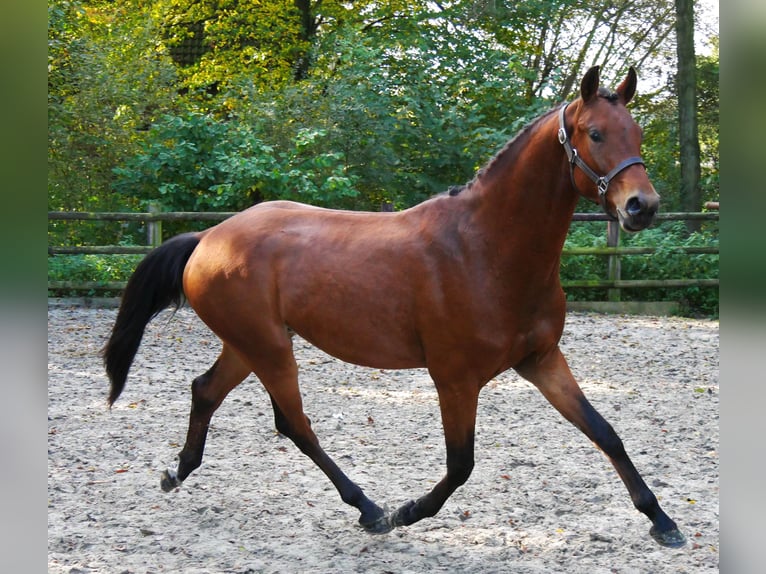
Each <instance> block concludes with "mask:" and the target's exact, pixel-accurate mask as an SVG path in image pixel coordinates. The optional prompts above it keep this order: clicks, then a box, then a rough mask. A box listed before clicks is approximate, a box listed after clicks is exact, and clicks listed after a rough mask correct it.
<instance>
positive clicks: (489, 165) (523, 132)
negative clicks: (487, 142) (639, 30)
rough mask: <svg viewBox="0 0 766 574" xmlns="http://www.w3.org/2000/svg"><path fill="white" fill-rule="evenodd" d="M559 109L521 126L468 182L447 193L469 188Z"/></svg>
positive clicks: (454, 187)
mask: <svg viewBox="0 0 766 574" xmlns="http://www.w3.org/2000/svg"><path fill="white" fill-rule="evenodd" d="M558 109H559V106H556V107H554V108H553V109H551V110H549V111H547V112H546V113H545V114H543V115H542V116H540V117H538V118H535V119H534V120H532V121H531V122H529V123H528V124H527V125H525V126H524V127H523V128H521V129H520V130H519V131H518V132H517V133H516V135H515V136H514V137H513V138H511V139H510V140H508V142H507V143H506V144H505V145H504V146H503V147H502V148H501V149H500V151H498V152H497V153H496V154H495V155H494V156H493V157H492V158H491V159H490V160H489V161H488V162H487V163H486V164H484V166H483V167H482V168H480V169H479V171H477V172H476V175H474V177H473V179H472V180H471V181H469V182H468V183H465V184H463V185H453V186H450V187H449V189H448V190H447V194H448V195H450V196H455V195H458V194H459V193H461V192H462V191H464V190H466V189H470V188H471V187H472V186H473V184H475V183H476V182H477V181H479V180H480V179H481V178H482V177H483V176H484V174H485V173H487V171H489V170H490V169H492V167H493V166H494V165H495V164H496V163H497V162H498V161H499V160H500V158H502V157H503V156H504V155H505V154H506V153H507V152H508V151H509V150H510V149H511V148H512V147H514V146H515V144H516V143H517V142H518V141H519V140H521V139H522V138H523V137H524V136H525V135H527V134H528V133H529V132H530V131H532V128H534V127H535V126H537V125H538V124H539V123H541V122H543V121H544V120H546V119H547V118H548V116H550V115H551V114H553V113H554V112H556V111H557V110H558Z"/></svg>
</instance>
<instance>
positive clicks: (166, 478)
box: [160, 470, 181, 492]
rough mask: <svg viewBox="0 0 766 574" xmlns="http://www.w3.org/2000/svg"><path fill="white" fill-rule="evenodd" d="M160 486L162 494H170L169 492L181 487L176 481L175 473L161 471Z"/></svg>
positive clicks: (179, 482)
mask: <svg viewBox="0 0 766 574" xmlns="http://www.w3.org/2000/svg"><path fill="white" fill-rule="evenodd" d="M160 486H161V487H162V490H163V491H164V492H170V491H171V490H173V489H175V488H178V487H179V486H181V481H180V480H178V476H176V473H175V471H173V470H163V471H162V478H161V479H160Z"/></svg>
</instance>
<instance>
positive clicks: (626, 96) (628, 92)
mask: <svg viewBox="0 0 766 574" xmlns="http://www.w3.org/2000/svg"><path fill="white" fill-rule="evenodd" d="M637 82H638V76H636V70H635V69H634V68H633V66H631V67H630V69H629V70H628V75H627V76H626V77H625V79H624V80H623V81H622V83H621V84H620V85H619V86H618V87H617V95H618V96H620V100H622V103H623V104H625V105H628V102H629V101H630V100H632V99H633V96H634V95H635V93H636V83H637Z"/></svg>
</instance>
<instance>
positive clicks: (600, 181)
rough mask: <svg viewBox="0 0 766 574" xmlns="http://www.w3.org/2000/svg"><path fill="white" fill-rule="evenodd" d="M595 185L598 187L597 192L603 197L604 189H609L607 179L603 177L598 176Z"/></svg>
mask: <svg viewBox="0 0 766 574" xmlns="http://www.w3.org/2000/svg"><path fill="white" fill-rule="evenodd" d="M596 186H597V187H598V194H599V195H600V196H602V197H603V196H605V195H606V190H607V189H609V180H608V179H607V178H605V177H599V178H598V181H597V182H596Z"/></svg>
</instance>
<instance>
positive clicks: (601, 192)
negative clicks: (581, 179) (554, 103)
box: [558, 104, 645, 215]
mask: <svg viewBox="0 0 766 574" xmlns="http://www.w3.org/2000/svg"><path fill="white" fill-rule="evenodd" d="M568 105H569V104H564V105H563V106H561V108H560V109H559V131H558V136H559V143H560V144H561V145H563V146H564V151H565V152H566V154H567V158H569V176H570V178H571V179H572V185H573V186H574V188H575V189H577V184H576V183H575V180H574V167H575V166H577V167H579V168H580V169H581V170H582V171H583V173H584V174H585V175H587V176H588V178H589V179H590V180H591V181H592V182H593V183H595V184H596V188H597V189H598V198H599V202H600V203H601V208H602V209H603V210H604V213H606V214H607V215H610V214H609V211H608V210H607V208H606V191H607V189H609V182H611V181H612V179H614V176H616V175H617V174H618V173H620V172H621V171H622V170H624V169H625V168H627V167H629V166H631V165H635V164H641V165H644V166H645V164H644V160H642V159H641V158H640V157H638V156H634V157H629V158H627V159H624V160H622V161H621V162H620V163H618V164H617V165H616V166H615V167H614V168H612V170H611V171H610V172H609V173H607V174H606V175H598V174H597V173H596V172H595V171H593V170H592V169H591V168H590V167H588V164H586V163H585V162H584V161H583V160H582V158H581V157H580V155H579V154H578V153H577V149H575V148H573V147H572V143H571V142H570V141H569V136H568V135H567V128H566V124H565V122H564V113H565V112H566V109H567V106H568ZM577 191H578V193H579V190H577Z"/></svg>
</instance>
